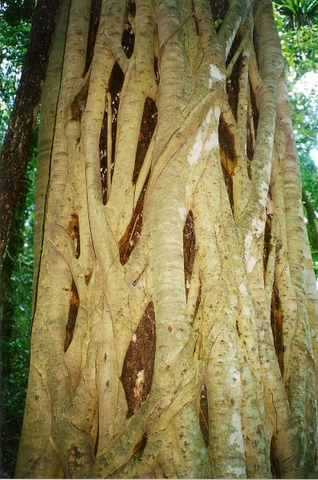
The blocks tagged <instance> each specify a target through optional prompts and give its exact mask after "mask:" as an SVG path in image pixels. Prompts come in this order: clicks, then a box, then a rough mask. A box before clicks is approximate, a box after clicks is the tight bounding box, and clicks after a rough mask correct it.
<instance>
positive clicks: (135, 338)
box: [131, 333, 137, 343]
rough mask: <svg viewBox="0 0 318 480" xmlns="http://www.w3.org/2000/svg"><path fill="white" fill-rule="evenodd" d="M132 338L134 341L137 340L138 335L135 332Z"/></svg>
mask: <svg viewBox="0 0 318 480" xmlns="http://www.w3.org/2000/svg"><path fill="white" fill-rule="evenodd" d="M131 339H132V341H133V342H134V343H135V342H137V335H136V334H135V333H134V334H133V336H132V338H131Z"/></svg>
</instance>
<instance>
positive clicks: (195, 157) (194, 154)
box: [187, 130, 203, 165]
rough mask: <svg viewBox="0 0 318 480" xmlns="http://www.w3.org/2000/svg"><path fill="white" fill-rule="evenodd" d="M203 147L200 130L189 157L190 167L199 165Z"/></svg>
mask: <svg viewBox="0 0 318 480" xmlns="http://www.w3.org/2000/svg"><path fill="white" fill-rule="evenodd" d="M202 147H203V141H202V131H201V130H199V131H198V133H197V136H196V137H195V142H194V145H193V147H192V148H191V151H190V153H189V154H188V157H187V160H188V164H189V165H196V164H197V163H198V161H199V158H200V154H201V150H202Z"/></svg>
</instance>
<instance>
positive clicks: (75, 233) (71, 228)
mask: <svg viewBox="0 0 318 480" xmlns="http://www.w3.org/2000/svg"><path fill="white" fill-rule="evenodd" d="M67 231H68V233H69V234H70V236H71V238H72V240H73V244H74V253H75V257H76V258H79V256H80V254H81V244H80V229H79V218H78V215H77V213H72V215H71V220H70V222H69V224H68V227H67Z"/></svg>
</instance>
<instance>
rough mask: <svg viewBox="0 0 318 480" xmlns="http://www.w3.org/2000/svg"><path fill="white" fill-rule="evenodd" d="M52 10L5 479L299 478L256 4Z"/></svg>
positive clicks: (284, 154)
mask: <svg viewBox="0 0 318 480" xmlns="http://www.w3.org/2000/svg"><path fill="white" fill-rule="evenodd" d="M62 9H63V10H62V12H61V15H60V24H59V27H58V28H59V32H60V33H61V35H58V34H57V36H56V42H62V44H63V42H64V39H65V46H64V48H63V49H61V48H60V47H59V48H57V46H56V45H58V43H56V44H55V47H53V50H52V55H51V59H50V67H49V71H48V74H47V80H46V82H47V84H46V90H45V91H44V94H43V101H42V118H41V134H40V140H39V156H40V162H41V167H40V166H39V170H38V185H39V188H38V198H39V202H38V210H37V212H38V217H37V218H38V227H37V228H39V231H40V234H39V235H38V237H37V239H38V240H37V245H38V246H37V254H36V258H37V261H36V263H37V267H36V268H37V271H38V274H37V275H36V276H37V287H36V294H35V313H34V321H33V331H32V351H31V366H30V377H29V387H28V395H27V403H26V410H25V418H24V425H23V432H22V439H21V445H20V452H19V458H18V463H17V470H16V476H17V477H33V478H34V477H40V478H47V477H49V478H53V477H56V478H63V477H64V478H108V477H114V478H145V477H146V478H213V477H217V478H221V477H225V478H230V477H233V478H244V477H251V478H262V477H263V478H270V477H275V478H278V477H286V478H298V477H300V478H305V477H315V476H316V475H317V458H316V443H317V410H316V408H317V406H316V399H317V385H316V368H317V340H318V322H317V290H316V285H315V279H314V275H313V270H312V264H311V258H310V251H309V246H308V239H307V234H306V229H305V225H304V218H303V211H302V202H301V185H300V174H299V162H298V157H297V152H296V150H295V144H294V140H293V134H292V125H291V121H290V111H289V104H288V97H287V90H286V86H285V82H284V71H283V61H282V57H281V50H280V44H279V39H278V35H277V31H276V27H275V23H274V19H273V14H272V5H271V1H270V0H258V1H247V0H246V1H244V0H228V1H222V2H217V1H213V0H212V1H208V0H182V1H181V0H107V1H106V0H94V1H92V2H91V1H90V0H76V1H75V0H64V2H63V5H62ZM63 32H64V33H63ZM57 52H58V53H57ZM54 79H56V81H55V82H54ZM48 85H52V87H50V88H47V86H48ZM53 85H54V88H53ZM42 218H43V235H42V229H41V225H42V220H41V219H42Z"/></svg>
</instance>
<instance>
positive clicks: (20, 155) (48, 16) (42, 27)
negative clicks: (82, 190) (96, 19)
mask: <svg viewBox="0 0 318 480" xmlns="http://www.w3.org/2000/svg"><path fill="white" fill-rule="evenodd" d="M59 4H60V0H55V1H54V2H51V1H48V0H40V1H39V2H38V3H37V6H36V9H35V12H34V16H33V24H32V29H31V34H30V42H29V46H28V51H27V53H26V56H25V60H24V66H23V73H22V77H21V81H20V85H19V89H18V91H17V95H16V99H15V102H14V108H13V112H12V115H11V118H10V122H9V125H8V129H7V132H6V136H5V139H4V142H3V146H2V149H1V152H0V172H1V176H0V218H1V226H0V262H1V261H2V257H3V254H4V251H5V246H6V243H7V240H8V236H9V233H10V229H11V225H12V221H13V217H14V212H15V208H16V204H17V201H18V196H19V190H20V188H21V183H22V181H23V179H24V177H25V172H26V168H27V164H28V160H29V153H30V147H31V142H32V136H33V131H34V126H35V122H36V116H37V111H38V106H39V102H40V98H41V90H42V85H43V82H44V79H45V73H46V69H47V61H48V58H49V52H50V47H51V43H52V37H53V33H54V29H55V23H56V17H57V12H58V10H59ZM25 8H27V4H26V5H25Z"/></svg>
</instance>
